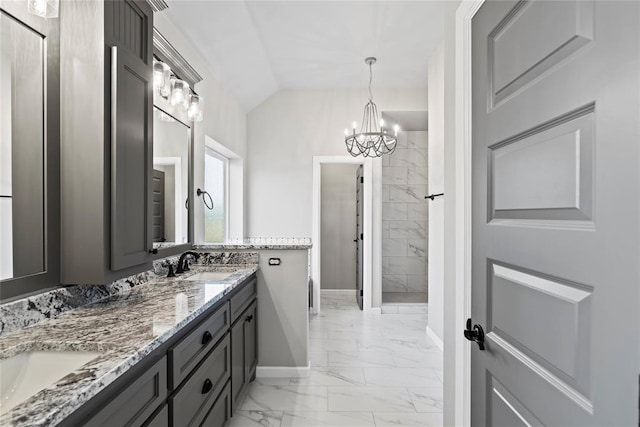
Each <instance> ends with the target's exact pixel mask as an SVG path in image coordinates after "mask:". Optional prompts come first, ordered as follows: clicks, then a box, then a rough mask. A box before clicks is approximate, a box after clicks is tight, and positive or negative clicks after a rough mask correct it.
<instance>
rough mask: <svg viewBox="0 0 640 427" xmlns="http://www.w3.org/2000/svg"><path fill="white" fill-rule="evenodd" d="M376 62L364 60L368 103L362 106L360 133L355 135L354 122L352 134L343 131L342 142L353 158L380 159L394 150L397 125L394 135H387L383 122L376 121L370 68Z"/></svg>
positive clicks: (372, 59)
mask: <svg viewBox="0 0 640 427" xmlns="http://www.w3.org/2000/svg"><path fill="white" fill-rule="evenodd" d="M376 61H377V59H376V58H374V57H369V58H367V59H365V60H364V62H365V64H367V65H368V66H369V102H367V104H366V105H365V106H364V114H363V115H362V126H361V127H360V132H358V133H356V128H357V123H356V122H353V126H352V132H349V129H345V130H344V135H345V138H344V142H345V144H346V145H347V151H349V154H351V155H352V156H353V157H356V156H359V155H361V154H362V155H363V156H364V157H381V156H382V155H384V154H391V153H393V152H394V150H395V149H396V143H397V137H398V130H399V128H398V125H395V126H394V135H390V134H389V133H387V129H386V128H385V123H384V120H383V119H380V120H378V107H377V106H376V104H375V103H374V102H373V94H372V93H371V81H372V80H373V72H372V70H371V67H372V66H373V64H375V63H376Z"/></svg>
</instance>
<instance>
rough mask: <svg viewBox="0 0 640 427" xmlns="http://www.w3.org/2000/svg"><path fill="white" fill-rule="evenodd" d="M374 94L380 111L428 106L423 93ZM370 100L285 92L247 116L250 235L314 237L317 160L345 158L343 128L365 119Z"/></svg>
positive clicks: (347, 93) (336, 93)
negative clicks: (313, 218)
mask: <svg viewBox="0 0 640 427" xmlns="http://www.w3.org/2000/svg"><path fill="white" fill-rule="evenodd" d="M373 95H374V101H375V102H376V104H377V105H378V109H379V111H394V110H402V111H406V110H425V109H426V107H427V94H426V91H425V90H424V89H375V88H374V91H373ZM367 99H368V94H367V90H366V89H327V90H287V91H281V92H278V93H276V94H275V95H273V96H272V97H270V98H269V99H267V100H266V101H265V102H263V103H262V104H261V105H259V106H258V107H256V108H255V109H253V110H252V111H250V112H249V114H248V117H247V125H248V126H247V129H248V130H247V146H248V165H247V175H246V176H247V206H246V208H247V211H246V212H247V232H246V233H245V234H246V235H247V236H252V237H280V236H290V237H309V236H311V196H312V159H313V156H336V155H338V156H344V155H347V151H346V148H345V145H344V129H345V127H348V126H350V125H351V122H352V121H353V120H356V121H358V122H360V121H361V120H362V111H363V108H364V104H365V103H366V101H367ZM375 169H378V170H379V169H380V168H374V170H375ZM378 173H379V171H378ZM378 178H379V177H378ZM374 179H375V178H374ZM374 224H375V219H374Z"/></svg>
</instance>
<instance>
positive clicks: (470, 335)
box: [464, 318, 484, 350]
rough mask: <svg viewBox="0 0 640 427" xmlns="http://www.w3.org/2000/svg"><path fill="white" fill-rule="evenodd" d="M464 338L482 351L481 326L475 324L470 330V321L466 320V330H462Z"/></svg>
mask: <svg viewBox="0 0 640 427" xmlns="http://www.w3.org/2000/svg"><path fill="white" fill-rule="evenodd" d="M464 337H465V338H466V339H468V340H469V341H474V342H475V343H477V344H478V347H480V350H484V329H482V326H480V325H478V324H475V325H473V328H471V319H470V318H469V319H467V328H466V329H465V330H464Z"/></svg>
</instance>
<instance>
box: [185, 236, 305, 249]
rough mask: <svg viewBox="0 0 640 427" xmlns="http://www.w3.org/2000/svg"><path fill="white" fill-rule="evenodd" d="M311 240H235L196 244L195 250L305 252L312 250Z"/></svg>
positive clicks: (286, 238) (272, 238) (293, 238)
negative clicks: (300, 250)
mask: <svg viewBox="0 0 640 427" xmlns="http://www.w3.org/2000/svg"><path fill="white" fill-rule="evenodd" d="M312 246H313V245H312V244H311V239H310V238H308V237H255V238H247V239H235V240H231V241H229V242H228V243H221V244H210V243H208V244H196V245H193V249H194V250H197V251H207V250H209V251H234V250H247V249H248V250H258V249H271V250H299V249H302V250H305V249H311V248H312Z"/></svg>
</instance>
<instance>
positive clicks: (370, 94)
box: [369, 62, 373, 101]
mask: <svg viewBox="0 0 640 427" xmlns="http://www.w3.org/2000/svg"><path fill="white" fill-rule="evenodd" d="M372 66H373V63H371V62H370V63H369V101H373V92H371V82H372V81H373V70H372V69H371V67H372Z"/></svg>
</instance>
